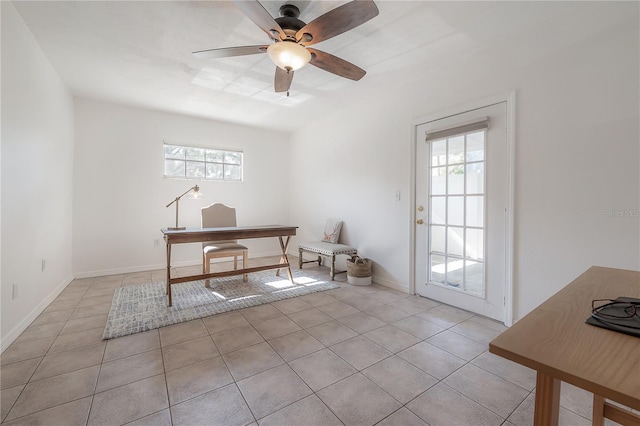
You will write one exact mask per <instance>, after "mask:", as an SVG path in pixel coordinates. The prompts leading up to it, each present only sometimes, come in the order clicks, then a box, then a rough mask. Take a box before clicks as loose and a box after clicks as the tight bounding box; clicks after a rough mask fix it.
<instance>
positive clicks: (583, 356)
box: [489, 266, 640, 426]
mask: <svg viewBox="0 0 640 426" xmlns="http://www.w3.org/2000/svg"><path fill="white" fill-rule="evenodd" d="M618 296H628V297H636V298H640V272H638V271H628V270H621V269H610V268H602V267H595V266H594V267H592V268H590V269H588V270H587V271H586V272H585V273H583V274H582V275H580V276H579V277H578V278H577V279H576V280H574V281H573V282H572V283H570V284H569V285H567V286H566V287H565V288H563V289H562V290H560V291H559V292H558V293H556V294H555V295H554V296H552V297H551V298H550V299H549V300H547V301H546V302H544V303H543V304H542V305H540V306H538V307H537V308H536V309H535V310H534V311H532V312H531V313H529V314H528V315H526V316H525V317H524V318H522V319H521V320H520V321H518V322H517V323H516V324H514V325H513V326H512V327H511V328H509V329H508V330H506V331H505V332H503V333H502V334H500V335H499V336H498V337H496V338H495V339H494V340H493V341H492V342H491V343H490V344H489V351H490V352H492V353H494V354H496V355H500V356H502V357H504V358H507V359H510V360H512V361H515V362H517V363H519V364H522V365H525V366H527V367H530V368H532V369H534V370H536V371H537V379H536V401H535V414H534V424H535V425H545V426H547V425H553V426H555V425H557V424H558V414H559V410H560V382H561V381H563V382H567V383H571V384H572V385H575V386H577V387H580V388H582V389H585V390H587V391H589V392H592V393H593V394H594V408H593V414H594V416H593V424H594V425H596V424H597V425H602V424H603V417H607V418H609V419H611V420H614V421H617V422H618V423H622V424H637V425H640V416H638V415H636V414H634V413H632V412H631V411H628V410H623V409H620V408H618V407H617V406H614V405H611V404H610V403H608V402H605V401H604V399H605V398H606V399H609V400H612V401H616V402H618V403H620V404H622V405H625V406H627V407H630V408H633V409H636V410H640V338H638V337H634V336H629V335H626V334H622V333H618V332H615V331H610V330H606V329H604V328H600V327H595V326H592V325H589V324H586V323H585V320H586V319H587V318H588V317H589V315H590V313H591V301H592V300H593V299H615V298H616V297H618Z"/></svg>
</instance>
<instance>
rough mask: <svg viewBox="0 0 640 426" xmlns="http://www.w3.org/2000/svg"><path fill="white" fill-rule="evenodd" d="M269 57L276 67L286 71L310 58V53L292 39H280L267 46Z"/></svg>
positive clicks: (299, 65)
mask: <svg viewBox="0 0 640 426" xmlns="http://www.w3.org/2000/svg"><path fill="white" fill-rule="evenodd" d="M267 54H268V55H269V58H271V60H272V61H273V63H275V64H276V65H277V66H278V67H280V68H282V69H283V70H287V71H295V70H298V69H300V68H302V67H303V66H305V65H306V64H307V63H309V61H310V60H311V53H309V51H308V50H307V49H306V48H305V47H304V46H302V45H299V44H298V43H296V42H294V41H287V40H285V41H281V42H278V43H275V44H272V45H271V46H269V47H268V48H267Z"/></svg>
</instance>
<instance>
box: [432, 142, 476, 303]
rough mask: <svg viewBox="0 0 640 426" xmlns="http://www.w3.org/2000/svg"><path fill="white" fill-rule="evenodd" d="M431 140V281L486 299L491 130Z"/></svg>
mask: <svg viewBox="0 0 640 426" xmlns="http://www.w3.org/2000/svg"><path fill="white" fill-rule="evenodd" d="M428 143H429V153H430V155H429V172H430V173H429V176H430V178H429V251H428V253H429V255H428V256H429V259H428V281H429V283H430V284H434V285H438V286H442V287H446V288H450V289H453V290H458V291H462V292H464V293H466V294H469V295H472V296H477V297H484V296H485V259H484V252H485V235H486V232H485V227H486V225H485V216H486V214H485V205H486V202H485V196H486V194H485V175H486V173H485V164H486V156H485V151H486V131H485V130H483V131H474V132H469V133H465V134H461V135H455V136H450V137H447V138H444V139H439V140H433V141H429V142H428Z"/></svg>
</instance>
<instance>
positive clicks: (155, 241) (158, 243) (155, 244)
mask: <svg viewBox="0 0 640 426" xmlns="http://www.w3.org/2000/svg"><path fill="white" fill-rule="evenodd" d="M153 246H154V247H159V246H160V240H159V239H157V238H156V239H154V240H153Z"/></svg>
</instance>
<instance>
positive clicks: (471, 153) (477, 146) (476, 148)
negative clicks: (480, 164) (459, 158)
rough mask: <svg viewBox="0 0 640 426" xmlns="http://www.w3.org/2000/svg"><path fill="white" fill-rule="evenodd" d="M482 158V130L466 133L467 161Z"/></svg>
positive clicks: (480, 159)
mask: <svg viewBox="0 0 640 426" xmlns="http://www.w3.org/2000/svg"><path fill="white" fill-rule="evenodd" d="M482 160H484V132H478V133H470V134H468V135H467V161H482Z"/></svg>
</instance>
